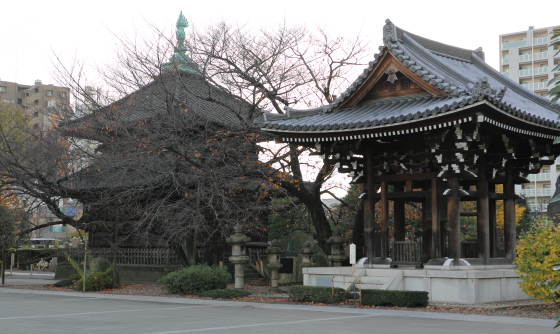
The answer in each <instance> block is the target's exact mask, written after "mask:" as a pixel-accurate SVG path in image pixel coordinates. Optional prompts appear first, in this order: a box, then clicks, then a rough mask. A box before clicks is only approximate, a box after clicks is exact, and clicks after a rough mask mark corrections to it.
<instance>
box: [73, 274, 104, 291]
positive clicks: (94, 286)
mask: <svg viewBox="0 0 560 334" xmlns="http://www.w3.org/2000/svg"><path fill="white" fill-rule="evenodd" d="M83 284H84V283H83V280H82V278H80V279H79V280H77V281H76V283H75V285H74V287H75V288H76V290H82V289H83V286H84V285H83ZM112 287H113V272H112V270H107V271H99V272H95V273H90V274H88V275H87V279H86V291H99V290H103V289H109V288H112Z"/></svg>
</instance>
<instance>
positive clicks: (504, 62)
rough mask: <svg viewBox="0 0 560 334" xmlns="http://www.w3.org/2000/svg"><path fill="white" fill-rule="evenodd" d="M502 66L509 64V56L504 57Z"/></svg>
mask: <svg viewBox="0 0 560 334" xmlns="http://www.w3.org/2000/svg"><path fill="white" fill-rule="evenodd" d="M502 64H509V56H505V57H503V58H502Z"/></svg>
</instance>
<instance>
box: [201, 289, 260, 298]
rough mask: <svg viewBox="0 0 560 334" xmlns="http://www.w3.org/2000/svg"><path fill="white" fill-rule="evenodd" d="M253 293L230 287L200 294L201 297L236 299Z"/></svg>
mask: <svg viewBox="0 0 560 334" xmlns="http://www.w3.org/2000/svg"><path fill="white" fill-rule="evenodd" d="M250 294H251V293H250V292H249V291H247V290H230V289H219V290H208V291H204V292H202V293H201V294H199V295H198V296H199V297H203V298H212V299H234V298H243V297H247V296H249V295H250Z"/></svg>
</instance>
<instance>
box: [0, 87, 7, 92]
mask: <svg viewBox="0 0 560 334" xmlns="http://www.w3.org/2000/svg"><path fill="white" fill-rule="evenodd" d="M7 91H8V87H6V86H0V92H2V93H5V92H7Z"/></svg>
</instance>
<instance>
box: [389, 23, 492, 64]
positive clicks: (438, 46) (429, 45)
mask: <svg viewBox="0 0 560 334" xmlns="http://www.w3.org/2000/svg"><path fill="white" fill-rule="evenodd" d="M395 28H396V33H397V38H400V37H401V36H402V35H403V34H404V33H406V34H408V35H409V36H410V37H411V38H412V39H414V40H415V41H416V42H417V43H419V44H420V45H422V46H423V47H425V48H426V49H428V50H430V51H436V52H441V53H443V54H446V55H448V56H454V57H457V58H462V59H464V60H467V61H469V60H470V55H471V53H479V54H480V55H482V58H483V59H484V52H483V51H482V49H475V50H471V49H464V48H460V47H457V46H453V45H449V44H445V43H441V42H438V41H434V40H432V39H429V38H426V37H422V36H419V35H416V34H413V33H411V32H409V31H406V30H404V29H402V28H399V27H397V26H395ZM442 50H446V51H455V52H449V53H446V52H443V51H442ZM451 53H453V54H451ZM460 55H463V57H461V56H460ZM479 57H480V56H479Z"/></svg>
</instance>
